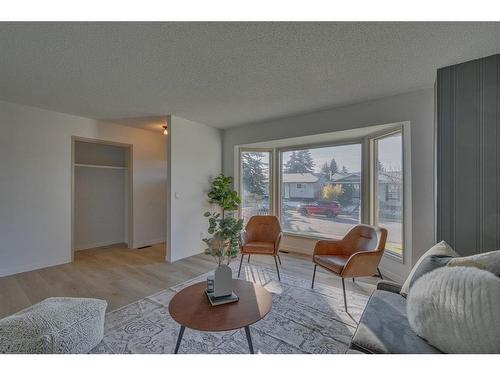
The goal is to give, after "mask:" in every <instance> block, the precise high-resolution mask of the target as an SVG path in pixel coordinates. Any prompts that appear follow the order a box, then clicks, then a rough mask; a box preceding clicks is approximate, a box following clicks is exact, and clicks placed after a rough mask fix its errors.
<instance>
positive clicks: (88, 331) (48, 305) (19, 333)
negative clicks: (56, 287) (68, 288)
mask: <svg viewBox="0 0 500 375" xmlns="http://www.w3.org/2000/svg"><path fill="white" fill-rule="evenodd" d="M106 306H107V303H106V301H104V300H100V299H93V298H69V297H56V298H47V299H45V300H43V301H41V302H39V303H37V304H35V305H33V306H31V307H28V308H27V309H24V310H22V311H19V312H18V313H16V314H14V315H11V316H8V317H6V318H3V319H1V320H0V353H26V354H31V353H88V352H89V351H90V350H91V349H93V348H94V347H95V346H96V345H97V344H98V343H99V342H100V341H101V340H102V338H103V335H104V315H105V312H106Z"/></svg>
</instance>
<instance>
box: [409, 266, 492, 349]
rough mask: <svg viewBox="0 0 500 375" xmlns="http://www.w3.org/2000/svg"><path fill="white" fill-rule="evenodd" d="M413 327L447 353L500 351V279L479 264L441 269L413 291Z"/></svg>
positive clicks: (414, 287) (415, 285)
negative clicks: (477, 266)
mask: <svg viewBox="0 0 500 375" xmlns="http://www.w3.org/2000/svg"><path fill="white" fill-rule="evenodd" d="M407 310H408V321H409V323H410V326H411V327H412V328H413V330H414V331H415V332H416V333H417V334H418V335H419V336H421V337H423V338H425V339H426V340H427V341H428V342H429V343H432V345H434V346H435V347H437V348H439V349H440V350H442V351H444V352H446V353H456V354H460V353H484V354H485V353H497V354H498V353H500V315H499V314H498V312H499V311H500V278H499V277H497V276H496V275H494V274H493V273H491V272H488V271H484V270H481V269H478V268H476V267H442V268H440V269H437V270H434V271H432V272H429V273H428V274H426V275H424V276H422V277H421V278H420V279H418V280H417V281H416V282H415V284H414V285H413V287H412V288H411V289H410V294H409V295H408V302H407Z"/></svg>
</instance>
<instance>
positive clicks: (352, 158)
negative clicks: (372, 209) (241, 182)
mask: <svg viewBox="0 0 500 375" xmlns="http://www.w3.org/2000/svg"><path fill="white" fill-rule="evenodd" d="M378 150H379V160H380V161H381V163H382V164H383V165H384V167H385V169H387V170H400V169H401V158H402V150H401V135H400V134H396V135H394V136H391V137H387V138H383V139H381V140H380V141H379V144H378ZM310 151H311V155H312V157H313V160H314V163H315V166H314V168H315V171H316V172H319V171H320V169H321V167H322V166H323V164H325V162H327V163H330V160H331V159H332V157H334V158H335V160H336V162H337V165H338V167H339V169H342V166H345V167H346V168H347V170H348V171H349V172H359V171H360V170H361V145H360V144H352V145H343V146H332V147H321V148H312V149H310ZM291 153H292V152H291V151H287V152H284V153H283V163H286V161H287V160H288V158H289V157H290V154H291Z"/></svg>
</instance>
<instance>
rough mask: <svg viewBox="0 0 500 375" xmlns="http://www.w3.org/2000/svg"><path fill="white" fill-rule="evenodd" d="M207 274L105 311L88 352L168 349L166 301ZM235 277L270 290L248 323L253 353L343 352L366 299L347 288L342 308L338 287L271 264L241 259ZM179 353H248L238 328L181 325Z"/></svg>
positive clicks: (173, 334) (172, 326) (171, 334)
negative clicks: (264, 311)
mask: <svg viewBox="0 0 500 375" xmlns="http://www.w3.org/2000/svg"><path fill="white" fill-rule="evenodd" d="M232 266H233V269H234V268H235V267H237V265H236V264H235V265H232ZM235 274H236V272H235ZM207 275H208V274H204V275H201V276H199V277H197V278H195V279H192V280H190V281H188V282H185V283H182V284H179V285H176V286H175V287H173V288H171V289H167V290H163V291H161V292H159V293H156V294H154V295H152V296H149V297H146V298H144V299H141V300H139V301H137V302H134V303H132V304H130V305H127V306H124V307H122V308H120V309H118V310H115V311H112V312H109V313H108V314H106V321H105V333H104V339H103V341H102V342H101V343H100V344H99V345H98V346H97V347H96V348H95V349H94V350H93V351H92V353H173V350H174V347H175V343H176V339H177V335H178V333H179V325H178V324H177V323H176V322H175V321H174V320H173V319H172V318H171V317H170V315H169V313H168V303H169V301H170V299H171V298H172V297H173V296H174V295H175V293H176V291H179V290H182V289H183V288H185V287H186V286H188V285H191V284H193V283H196V282H199V281H202V280H206V277H207ZM241 278H242V279H245V280H248V281H252V282H255V283H258V284H261V285H262V286H264V287H265V288H266V289H267V290H269V291H270V292H271V293H272V294H273V306H272V310H271V312H270V313H269V314H268V315H267V316H266V317H265V318H264V319H263V320H261V321H259V322H257V323H255V324H253V325H252V326H251V328H250V329H251V334H252V340H253V345H254V349H255V351H256V353H257V352H258V353H276V354H278V353H317V354H321V353H345V352H346V351H347V348H348V345H349V342H350V340H351V337H352V335H353V334H354V331H355V329H356V324H357V323H356V322H358V321H359V318H360V316H361V313H362V311H363V309H364V307H365V305H366V303H367V301H368V297H367V296H365V295H362V294H360V293H355V292H349V291H348V294H347V300H348V306H349V314H347V313H346V312H345V311H344V307H343V306H344V305H343V296H342V289H340V288H336V287H331V286H327V285H324V284H320V283H315V285H314V290H312V289H311V287H310V280H304V279H298V278H295V277H290V276H287V275H281V279H282V281H281V282H279V281H278V278H277V276H276V272H275V270H273V269H271V268H267V267H263V266H254V265H245V266H244V267H243V269H242V275H241ZM179 353H192V354H195V353H227V354H230V353H248V344H247V340H246V337H245V332H244V330H243V329H241V330H236V331H228V332H214V333H210V332H198V331H194V330H191V329H189V328H186V331H185V333H184V337H183V339H182V343H181V346H180V349H179Z"/></svg>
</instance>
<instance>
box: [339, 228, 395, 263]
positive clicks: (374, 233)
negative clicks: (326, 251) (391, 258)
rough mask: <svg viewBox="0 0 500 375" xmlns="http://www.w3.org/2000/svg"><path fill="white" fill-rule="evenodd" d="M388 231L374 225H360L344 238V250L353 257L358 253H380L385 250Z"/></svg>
mask: <svg viewBox="0 0 500 375" xmlns="http://www.w3.org/2000/svg"><path fill="white" fill-rule="evenodd" d="M386 239H387V230H386V229H385V228H380V227H375V226H372V225H366V224H358V225H356V226H355V227H353V228H352V229H351V230H350V231H349V232H348V233H347V234H346V235H345V237H344V239H343V240H342V242H344V249H345V250H347V252H348V254H346V255H351V254H354V253H357V252H358V251H380V252H383V251H384V249H385V241H386Z"/></svg>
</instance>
